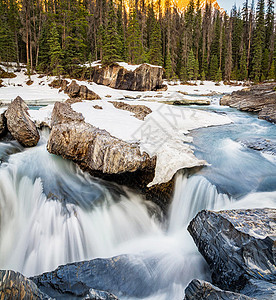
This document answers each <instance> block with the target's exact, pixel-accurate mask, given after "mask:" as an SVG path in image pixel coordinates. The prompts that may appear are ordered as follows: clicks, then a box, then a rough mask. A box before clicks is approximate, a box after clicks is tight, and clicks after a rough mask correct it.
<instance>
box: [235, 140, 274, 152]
mask: <svg viewBox="0 0 276 300" xmlns="http://www.w3.org/2000/svg"><path fill="white" fill-rule="evenodd" d="M239 142H240V143H241V144H242V145H243V146H245V147H248V148H250V149H253V150H257V151H261V152H263V153H267V154H272V155H276V142H273V141H271V140H268V139H262V138H253V139H249V140H240V141H239Z"/></svg>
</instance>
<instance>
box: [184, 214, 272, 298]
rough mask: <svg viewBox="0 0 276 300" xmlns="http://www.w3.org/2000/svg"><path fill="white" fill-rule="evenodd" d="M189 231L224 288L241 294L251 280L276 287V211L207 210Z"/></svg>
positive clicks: (198, 215) (214, 275) (215, 281)
mask: <svg viewBox="0 0 276 300" xmlns="http://www.w3.org/2000/svg"><path fill="white" fill-rule="evenodd" d="M188 231H189V232H190V234H191V235H192V237H193V239H194V241H195V243H196V245H197V247H198V249H199V251H200V253H201V254H202V255H203V257H204V258H205V260H206V261H207V263H208V264H209V266H210V269H211V272H212V281H213V282H214V284H216V285H218V286H219V287H220V288H222V289H226V290H231V291H235V292H238V291H240V290H242V289H244V288H245V287H246V286H247V285H249V281H250V280H251V279H254V280H260V281H263V282H269V283H273V284H275V282H276V266H275V259H276V257H275V245H276V243H275V239H276V238H275V236H276V234H275V233H276V209H248V210H230V211H220V212H212V211H206V210H204V211H202V212H200V213H198V214H197V216H196V217H195V218H194V219H193V220H192V221H191V223H190V225H189V227H188ZM263 299H265V297H263Z"/></svg>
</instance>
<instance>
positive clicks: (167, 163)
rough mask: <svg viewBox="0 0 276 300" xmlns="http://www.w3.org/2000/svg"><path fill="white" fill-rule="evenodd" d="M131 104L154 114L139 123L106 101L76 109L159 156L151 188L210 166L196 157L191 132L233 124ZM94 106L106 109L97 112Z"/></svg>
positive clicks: (192, 113)
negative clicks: (189, 170)
mask: <svg viewBox="0 0 276 300" xmlns="http://www.w3.org/2000/svg"><path fill="white" fill-rule="evenodd" d="M128 103H129V102H128ZM131 104H134V105H138V104H139V105H141V104H142V105H145V106H147V107H149V108H150V109H151V110H152V113H151V114H149V115H148V116H147V117H146V118H145V120H144V121H142V120H138V119H137V118H135V117H134V116H133V114H132V113H131V112H129V111H124V110H119V109H116V108H115V107H114V106H113V104H112V103H109V102H107V101H103V100H99V101H93V102H88V101H85V102H81V103H75V104H73V105H72V108H73V109H74V110H75V111H77V112H80V113H82V115H83V116H84V118H85V121H86V122H87V123H90V124H91V125H93V126H96V127H98V128H100V129H105V130H106V131H108V132H109V133H110V134H111V135H113V136H115V137H117V138H119V139H121V140H123V141H126V142H129V143H133V142H135V143H138V144H139V146H140V150H141V152H143V151H145V152H146V153H148V154H149V155H150V156H154V155H156V156H157V163H156V169H155V177H154V179H153V181H152V182H151V183H150V184H149V185H148V186H149V187H150V186H152V185H155V184H161V183H165V182H168V181H169V180H170V179H172V177H173V175H174V174H175V173H176V172H177V171H178V170H180V169H183V168H191V167H195V166H202V165H205V164H206V162H205V161H203V160H199V159H197V158H196V157H195V156H194V154H193V148H192V146H191V145H190V143H191V142H192V138H191V137H190V136H189V135H188V134H189V132H190V131H191V130H193V129H197V128H201V127H207V126H214V125H222V124H229V123H231V120H230V119H229V118H228V117H226V116H222V115H217V114H214V113H209V112H204V111H199V110H194V109H189V108H183V107H174V106H170V105H165V104H160V103H153V102H143V101H131ZM94 105H98V106H100V107H102V109H95V108H94V107H93V106H94Z"/></svg>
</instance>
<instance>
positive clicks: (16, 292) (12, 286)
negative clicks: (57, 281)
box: [0, 270, 51, 300]
mask: <svg viewBox="0 0 276 300" xmlns="http://www.w3.org/2000/svg"><path fill="white" fill-rule="evenodd" d="M0 296H1V297H0V298H1V300H9V299H24V300H29V299H51V298H50V297H49V296H47V295H46V294H45V293H43V292H41V291H40V290H39V289H38V288H37V286H36V284H35V283H34V282H33V281H31V280H30V279H28V278H26V277H25V276H23V275H22V274H20V273H18V272H14V271H10V270H0Z"/></svg>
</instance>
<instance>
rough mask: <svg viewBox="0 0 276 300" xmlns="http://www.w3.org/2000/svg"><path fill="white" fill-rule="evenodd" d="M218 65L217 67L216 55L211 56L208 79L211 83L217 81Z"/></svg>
mask: <svg viewBox="0 0 276 300" xmlns="http://www.w3.org/2000/svg"><path fill="white" fill-rule="evenodd" d="M218 69H219V65H218V57H217V55H212V57H211V61H210V71H209V74H210V79H211V80H213V81H216V80H217V73H218Z"/></svg>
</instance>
